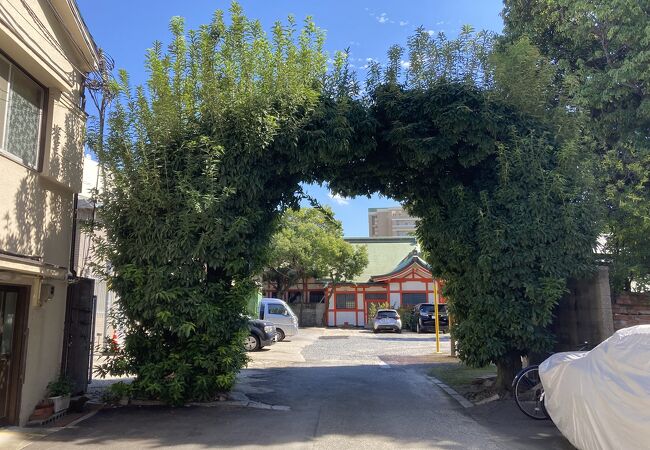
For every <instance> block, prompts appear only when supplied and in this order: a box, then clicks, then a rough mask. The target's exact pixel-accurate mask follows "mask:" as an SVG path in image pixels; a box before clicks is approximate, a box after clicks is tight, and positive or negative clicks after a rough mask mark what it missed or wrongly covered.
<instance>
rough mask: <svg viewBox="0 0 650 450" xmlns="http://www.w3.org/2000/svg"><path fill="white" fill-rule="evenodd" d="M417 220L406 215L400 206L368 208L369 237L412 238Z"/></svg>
mask: <svg viewBox="0 0 650 450" xmlns="http://www.w3.org/2000/svg"><path fill="white" fill-rule="evenodd" d="M417 221H418V219H417V218H415V217H411V216H409V215H408V213H407V212H406V211H404V209H403V208H402V207H401V206H395V207H391V208H368V235H369V236H370V237H386V236H412V235H415V226H416V224H417Z"/></svg>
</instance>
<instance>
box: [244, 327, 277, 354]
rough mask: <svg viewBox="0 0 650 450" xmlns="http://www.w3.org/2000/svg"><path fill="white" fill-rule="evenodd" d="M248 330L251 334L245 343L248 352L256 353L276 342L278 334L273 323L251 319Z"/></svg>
mask: <svg viewBox="0 0 650 450" xmlns="http://www.w3.org/2000/svg"><path fill="white" fill-rule="evenodd" d="M248 329H249V330H250V332H249V334H248V336H247V337H246V340H245V341H244V348H245V349H246V351H248V352H256V351H258V350H260V349H262V348H263V347H266V346H269V345H271V344H273V343H274V342H275V338H276V335H277V333H276V332H275V326H274V325H273V324H272V323H271V322H266V321H264V320H259V319H250V320H249V321H248Z"/></svg>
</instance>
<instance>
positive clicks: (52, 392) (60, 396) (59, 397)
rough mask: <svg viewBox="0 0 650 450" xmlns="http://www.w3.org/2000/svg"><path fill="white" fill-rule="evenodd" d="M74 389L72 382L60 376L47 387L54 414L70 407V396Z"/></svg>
mask: <svg viewBox="0 0 650 450" xmlns="http://www.w3.org/2000/svg"><path fill="white" fill-rule="evenodd" d="M73 387H74V385H73V383H72V380H70V378H68V377H66V376H65V375H60V376H59V377H58V378H57V379H56V380H54V381H51V382H50V383H48V385H47V391H48V395H49V399H50V400H52V403H53V404H54V413H58V412H59V411H63V410H64V409H67V408H68V407H69V406H70V394H71V393H72V388H73Z"/></svg>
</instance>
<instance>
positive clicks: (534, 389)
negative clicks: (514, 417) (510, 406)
mask: <svg viewBox="0 0 650 450" xmlns="http://www.w3.org/2000/svg"><path fill="white" fill-rule="evenodd" d="M588 345H589V343H588V342H585V343H584V344H583V345H581V346H580V348H579V349H578V351H583V350H585V349H586V348H587V347H588ZM512 388H513V392H514V396H515V402H516V403H517V406H518V407H519V409H520V410H521V412H523V413H524V414H526V415H527V416H528V417H531V418H533V419H535V420H548V419H550V418H551V417H550V416H549V415H548V412H547V411H546V407H545V406H544V386H542V380H541V378H540V376H539V364H534V365H530V366H528V367H525V368H523V369H522V370H520V371H519V373H518V374H517V375H515V378H514V380H512Z"/></svg>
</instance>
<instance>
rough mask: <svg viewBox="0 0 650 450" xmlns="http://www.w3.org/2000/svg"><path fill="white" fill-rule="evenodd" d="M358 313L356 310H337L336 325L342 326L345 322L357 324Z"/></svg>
mask: <svg viewBox="0 0 650 450" xmlns="http://www.w3.org/2000/svg"><path fill="white" fill-rule="evenodd" d="M356 315H357V313H356V312H355V311H337V312H336V326H342V325H344V324H345V322H347V323H348V325H352V326H356V324H357V321H356Z"/></svg>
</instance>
